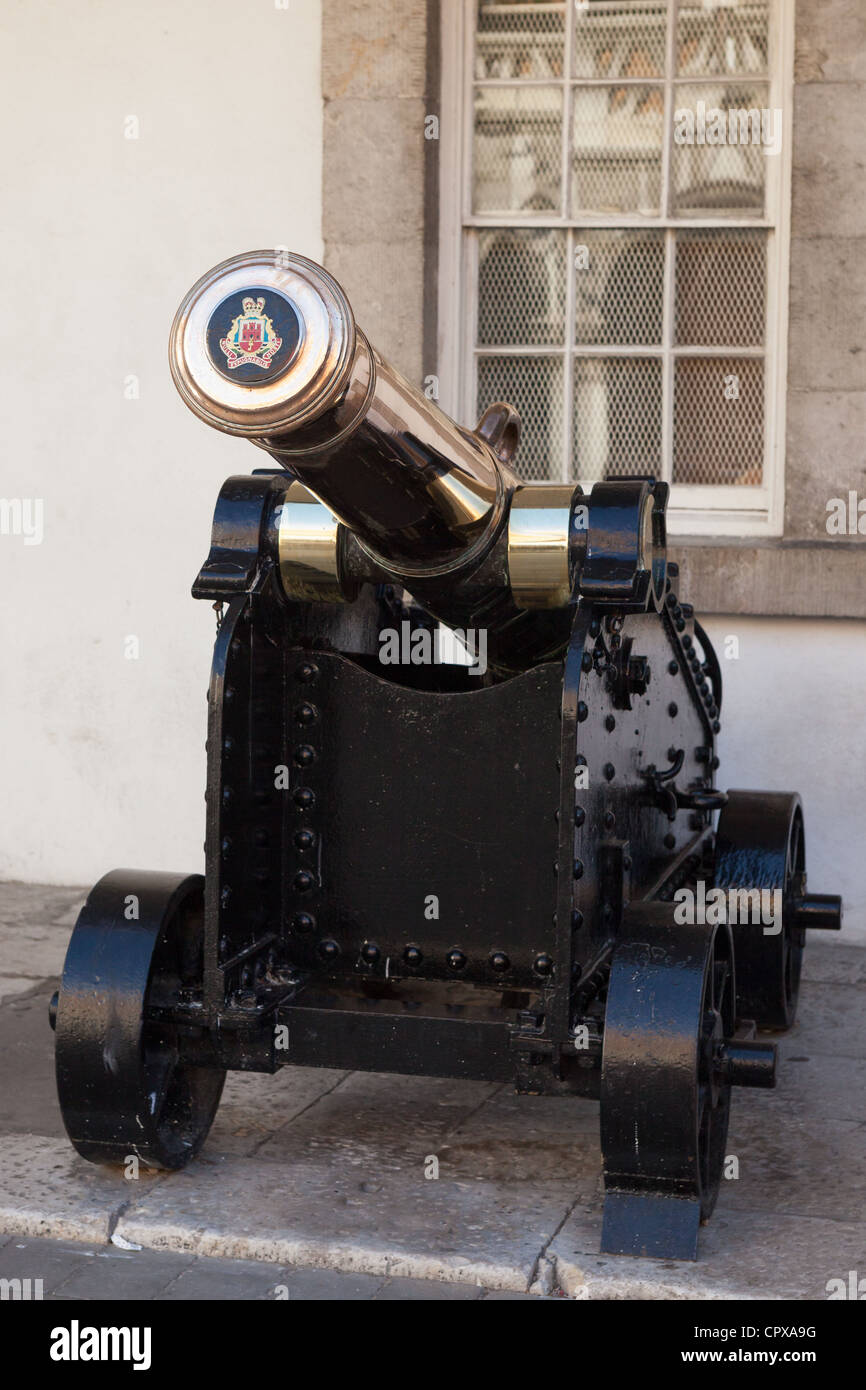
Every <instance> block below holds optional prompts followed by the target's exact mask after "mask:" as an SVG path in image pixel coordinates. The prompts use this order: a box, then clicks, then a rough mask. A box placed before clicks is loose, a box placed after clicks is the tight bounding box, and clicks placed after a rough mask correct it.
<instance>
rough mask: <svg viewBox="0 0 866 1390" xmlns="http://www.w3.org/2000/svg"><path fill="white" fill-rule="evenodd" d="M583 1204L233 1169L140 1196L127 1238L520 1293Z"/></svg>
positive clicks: (190, 1175)
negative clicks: (572, 1212) (573, 1211)
mask: <svg viewBox="0 0 866 1390" xmlns="http://www.w3.org/2000/svg"><path fill="white" fill-rule="evenodd" d="M572 1200H573V1193H572V1189H571V1187H570V1186H569V1185H568V1184H564V1183H558V1184H550V1185H545V1186H536V1185H534V1184H530V1183H514V1184H506V1183H502V1184H496V1183H489V1182H477V1181H467V1182H454V1181H448V1180H445V1179H441V1178H440V1179H439V1180H431V1181H427V1180H425V1179H424V1177H423V1173H422V1172H420V1171H407V1170H403V1171H397V1172H394V1171H392V1170H390V1169H387V1168H383V1169H382V1170H381V1171H380V1172H376V1173H374V1174H372V1175H369V1174H366V1173H365V1172H364V1171H360V1172H359V1171H356V1170H353V1169H352V1168H347V1167H345V1166H343V1165H342V1164H339V1163H337V1164H328V1163H327V1162H322V1163H321V1164H318V1165H313V1164H310V1163H294V1164H292V1165H291V1166H288V1167H283V1166H282V1165H279V1164H276V1163H273V1162H267V1163H262V1162H260V1161H258V1160H251V1159H236V1158H226V1159H224V1160H223V1161H222V1162H214V1163H202V1162H199V1163H197V1164H196V1165H195V1166H194V1168H190V1169H187V1170H185V1171H184V1172H182V1173H178V1174H173V1175H172V1176H171V1178H170V1179H169V1180H168V1181H166V1182H165V1183H163V1184H160V1186H159V1187H154V1188H152V1189H151V1190H150V1191H149V1192H148V1193H147V1194H141V1195H139V1196H138V1197H137V1200H136V1201H135V1202H134V1203H133V1204H131V1205H130V1206H129V1207H128V1208H127V1209H126V1210H125V1211H124V1212H122V1213H121V1215H120V1217H119V1219H118V1223H117V1228H116V1229H117V1231H118V1233H119V1234H121V1235H122V1236H123V1237H124V1238H126V1239H127V1240H131V1241H134V1242H135V1243H136V1244H139V1245H142V1246H147V1247H149V1248H150V1249H162V1250H169V1249H174V1250H178V1249H180V1250H187V1251H192V1252H194V1253H195V1254H200V1255H222V1256H226V1255H228V1256H231V1257H232V1258H237V1257H239V1258H242V1259H259V1260H267V1261H270V1262H272V1263H275V1264H283V1265H294V1266H312V1267H315V1268H319V1269H342V1270H347V1271H353V1272H360V1273H365V1274H382V1275H389V1276H392V1277H397V1276H405V1277H409V1278H416V1279H436V1280H442V1281H444V1282H455V1283H473V1284H474V1283H483V1284H484V1285H486V1286H487V1287H489V1288H513V1289H518V1290H520V1289H526V1288H528V1287H529V1285H530V1283H531V1282H532V1280H533V1277H534V1273H535V1267H536V1263H537V1259H538V1255H539V1252H540V1251H541V1250H543V1248H544V1247H545V1246H546V1245H547V1244H548V1242H549V1241H550V1240H551V1239H552V1237H553V1235H554V1234H555V1232H556V1231H557V1230H558V1229H559V1227H560V1225H561V1224H562V1222H563V1221H564V1219H565V1217H566V1216H567V1214H568V1211H569V1209H570V1205H571V1202H572Z"/></svg>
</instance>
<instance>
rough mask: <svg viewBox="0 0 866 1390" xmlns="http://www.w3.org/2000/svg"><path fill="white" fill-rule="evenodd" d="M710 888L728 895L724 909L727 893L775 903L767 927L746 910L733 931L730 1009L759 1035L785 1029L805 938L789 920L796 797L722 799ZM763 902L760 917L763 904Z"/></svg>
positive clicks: (799, 853)
mask: <svg viewBox="0 0 866 1390" xmlns="http://www.w3.org/2000/svg"><path fill="white" fill-rule="evenodd" d="M714 883H715V886H716V887H717V888H723V889H725V890H727V891H728V893H729V904H730V890H740V891H741V893H742V892H751V893H752V894H753V895H754V893H755V890H757V891H758V892H759V893H760V892H761V891H762V890H763V892H764V893H769V894H774V893H777V894H778V895H779V897H778V899H776V900H775V902H774V900H773V898H772V897H771V898H770V900H769V903H770V905H771V906H772V908H773V910H774V911H775V915H776V920H774V921H773V922H772V923H769V924H767V923H764V922H762V921H760V920H754V917H755V915H756V916H757V917H758V918H759V919H760V917H761V913H760V912H758V913H757V914H754V911H753V910H751V911H750V912H749V914H748V915H750V916H752V917H753V920H751V921H746V922H740V923H735V924H734V925H733V928H732V930H733V936H734V950H735V953H736V961H737V1010H738V1013H739V1015H740V1017H741V1018H747V1019H754V1021H755V1023H756V1024H757V1026H758V1027H759V1028H771V1029H778V1030H780V1031H782V1030H784V1029H787V1028H790V1027H791V1025H792V1024H793V1022H794V1019H795V1017H796V1013H797V997H798V994H799V990H800V970H801V966H802V960H803V946H804V944H805V939H806V933H805V928H804V927H803V926H801V925H800V924H799V923H798V921H797V903H798V901H800V900H802V898H803V895H804V894H805V890H806V840H805V832H804V826H803V807H802V805H801V802H800V798H799V796H797V795H796V794H795V793H793V792H753V791H732V792H730V793H729V794H728V801H727V804H726V805H725V806H724V807H723V809H722V811H721V813H720V815H719V823H718V829H717V831H716V867H715V878H714ZM741 901H744V900H743V899H741ZM763 901H764V908H765V911H766V908H767V905H768V904H767V898H766V897H765V898H764V900H763ZM753 907H754V897H753ZM778 908H780V912H779V911H778V910H776V909H778ZM779 917H781V920H779ZM728 920H729V921H730V912H729V918H728ZM767 925H769V926H770V930H769V931H767V930H765V927H766V926H767Z"/></svg>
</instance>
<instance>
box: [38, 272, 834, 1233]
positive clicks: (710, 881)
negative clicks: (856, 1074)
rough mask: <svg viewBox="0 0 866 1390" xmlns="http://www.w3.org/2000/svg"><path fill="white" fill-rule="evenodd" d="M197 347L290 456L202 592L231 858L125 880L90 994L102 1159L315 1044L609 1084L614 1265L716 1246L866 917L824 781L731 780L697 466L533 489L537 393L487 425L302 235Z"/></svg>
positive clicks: (63, 991)
mask: <svg viewBox="0 0 866 1390" xmlns="http://www.w3.org/2000/svg"><path fill="white" fill-rule="evenodd" d="M170 366H171V372H172V375H173V378H174V381H175V384H176V386H177V388H178V390H179V392H180V394H181V396H182V398H183V400H184V401H185V402H186V404H187V405H188V406H189V407H190V408H191V409H192V411H193V412H194V413H195V414H196V415H197V416H198V417H199V418H200V419H202V420H203V421H205V422H206V423H208V424H209V425H211V426H214V427H215V428H217V429H220V430H223V431H226V432H228V433H229V434H234V435H237V436H239V437H243V438H246V439H249V440H250V441H251V442H252V443H254V444H255V445H257V446H258V447H259V448H260V449H261V450H262V451H263V454H262V464H263V466H262V467H260V468H257V469H255V470H254V471H253V472H252V473H250V474H244V475H238V476H233V477H231V478H229V479H228V481H227V482H226V483H225V485H224V486H223V488H222V491H221V492H220V494H219V499H218V501H217V504H216V510H215V515H214V521H213V531H212V539H211V548H210V553H209V555H208V557H207V559H206V561H205V563H204V565H203V566H202V568H201V571H200V572H199V574H198V577H197V578H196V580H195V583H194V586H193V594H194V596H195V597H196V598H199V599H204V600H208V601H210V602H211V603H213V604H214V606H215V607H216V608H217V611H218V614H219V616H218V630H217V637H216V644H215V650H214V657H213V667H212V673H211V679H210V686H209V692H208V729H207V744H206V747H207V791H206V843H205V873H204V875H203V876H202V875H200V874H197V873H191V874H182V873H181V874H175V873H164V872H145V871H135V870H115V871H113V872H111V873H109V874H107V875H106V876H105V877H104V878H102V879H101V880H100V881H99V882H98V883H97V884H96V886H95V887H94V888H93V890H92V892H91V893H90V895H89V897H88V899H87V902H86V904H85V906H84V907H83V909H82V911H81V914H80V916H79V919H78V922H77V924H76V926H75V928H74V931H73V933H72V938H71V941H70V944H69V949H68V953H67V956H66V962H65V967H64V971H63V977H62V982H61V986H60V989H59V992H58V994H57V995H55V997H54V998H53V999H52V1001H51V1021H52V1024H53V1026H54V1028H55V1033H56V1037H55V1045H56V1046H55V1051H56V1072H57V1085H58V1092H59V1098H60V1104H61V1109H62V1113H63V1119H64V1123H65V1126H66V1129H67V1132H68V1134H69V1137H70V1139H71V1141H72V1143H73V1144H74V1146H75V1148H76V1149H77V1150H78V1152H79V1153H80V1154H81V1155H83V1156H84V1157H85V1158H86V1159H89V1160H92V1161H94V1162H98V1163H109V1164H110V1163H121V1162H124V1161H125V1160H126V1159H127V1158H128V1156H129V1155H131V1154H136V1155H138V1156H139V1158H140V1159H141V1160H142V1161H143V1162H144V1163H146V1164H148V1165H152V1166H154V1167H159V1168H167V1169H177V1168H180V1167H182V1166H183V1165H184V1164H186V1163H187V1162H188V1161H189V1160H190V1159H191V1158H193V1157H194V1156H195V1155H196V1154H197V1152H198V1151H199V1149H200V1148H201V1146H202V1144H203V1142H204V1140H205V1138H206V1136H207V1133H208V1130H209V1127H210V1125H211V1122H212V1120H213V1117H214V1114H215V1111H216V1109H217V1106H218V1103H219V1099H220V1092H221V1089H222V1086H223V1081H224V1078H225V1075H226V1072H227V1071H229V1070H232V1069H236V1070H243V1071H259V1072H274V1071H275V1070H276V1069H277V1067H279V1066H282V1065H286V1064H288V1065H293V1066H309V1067H334V1068H345V1069H353V1068H360V1069H367V1070H372V1071H382V1072H391V1073H410V1074H425V1075H434V1076H440V1077H441V1076H444V1077H454V1078H477V1079H484V1080H487V1081H497V1082H504V1083H510V1084H512V1085H514V1087H515V1088H516V1090H517V1091H518V1092H521V1093H525V1094H528V1095H556V1096H560V1097H563V1098H564V1099H567V1098H569V1097H574V1096H580V1097H590V1098H595V1099H597V1100H598V1101H599V1102H600V1106H599V1111H600V1135H601V1148H602V1155H603V1169H604V1187H605V1198H604V1212H603V1221H602V1232H601V1248H602V1250H603V1251H605V1252H609V1253H619V1254H631V1255H651V1256H661V1257H665V1258H675V1259H694V1258H696V1256H697V1245H698V1233H699V1227H700V1224H701V1223H702V1222H704V1221H706V1220H707V1219H708V1218H709V1216H710V1213H711V1211H712V1209H713V1206H714V1203H715V1201H716V1197H717V1194H718V1190H719V1185H720V1178H721V1175H722V1169H723V1163H724V1158H725V1141H726V1133H727V1127H728V1116H729V1108H730V1100H731V1091H732V1088H733V1087H734V1086H754V1087H769V1086H772V1085H773V1084H774V1081H775V1066H776V1049H775V1044H774V1042H773V1039H772V1037H771V1036H770V1034H771V1033H772V1032H773V1031H777V1032H778V1031H781V1030H784V1029H786V1028H789V1027H790V1026H791V1024H792V1023H793V1021H794V1017H795V1011H796V1007H797V994H798V988H799V978H800V965H801V959H802V953H803V946H804V941H805V934H806V931H807V930H808V929H809V928H816V929H830V930H833V929H837V928H838V927H839V926H840V925H841V902H840V899H839V898H837V897H832V896H828V895H818V894H814V893H812V892H810V891H809V890H807V886H806V857H805V834H804V820H803V809H802V806H801V803H800V799H799V797H798V796H797V795H795V794H793V793H791V794H788V793H780V792H755V791H738V790H735V791H729V792H724V791H721V790H719V789H718V788H717V787H716V785H715V783H716V781H717V780H718V779H717V776H716V774H717V770H718V766H719V759H718V756H717V753H716V740H717V735H718V733H719V730H720V716H721V707H722V678H721V671H720V666H719V662H718V660H717V658H716V655H715V652H714V650H713V647H712V644H711V642H710V640H709V638H708V637H707V634H706V632H705V631H704V629H703V628H702V627H701V625H700V623H699V622H698V620H697V619H696V618H695V615H694V611H693V609H692V607H691V606H690V605H689V604H688V603H686V602H683V601H681V599H680V596H679V592H678V583H679V576H678V571H677V567H676V565H675V564H673V563H671V562H668V560H667V548H666V536H665V509H666V504H667V497H668V488H667V485H666V484H665V483H664V482H662V481H659V480H658V479H656V478H655V477H653V476H651V475H649V474H644V473H641V472H640V470H639V460H638V461H636V463H637V465H638V466H637V467H636V470H635V474H634V476H630V477H617V478H611V479H606V480H604V481H600V482H597V483H595V484H594V485H593V486H592V488H591V490H590V491H589V492H588V493H584V491H583V490H582V489H581V487H580V486H572V485H560V484H525V483H522V482H521V481H520V480H519V478H518V476H517V474H516V473H515V471H514V466H513V465H514V457H515V452H516V450H517V446H518V441H519V420H518V417H517V415H516V413H515V411H514V410H513V409H512V408H511V407H510V406H509V405H507V404H505V403H496V404H494V405H492V406H490V408H489V409H488V410H487V411H486V412H485V414H484V415H483V416H482V418H481V420H480V422H479V423H478V425H477V427H476V428H475V429H474V430H469V429H464V428H461V427H459V426H458V425H456V424H455V423H453V421H451V420H450V419H449V418H448V417H447V416H446V415H445V414H443V412H442V411H440V410H439V408H438V407H437V406H436V405H435V403H434V402H432V401H431V400H428V399H427V398H426V397H425V395H423V394H422V393H420V392H419V391H417V390H416V389H415V388H414V387H413V386H411V385H410V384H409V383H407V382H406V381H405V380H404V379H403V378H402V377H401V376H400V375H399V374H398V373H397V372H396V371H395V370H394V369H393V368H392V367H391V366H389V364H388V363H387V362H386V361H384V360H383V359H382V357H381V356H380V355H379V354H378V353H377V352H376V351H375V349H374V348H373V347H372V346H371V345H370V343H369V342H368V340H367V338H366V336H365V335H364V333H363V332H362V330H361V329H360V328H359V327H358V326H357V324H356V323H355V320H354V316H353V313H352V309H351V307H350V304H349V302H348V300H347V298H346V296H345V294H344V293H343V291H342V289H341V288H340V286H339V285H338V284H337V283H336V281H335V280H334V279H333V278H332V277H331V276H330V275H329V274H328V273H327V272H326V271H325V270H323V269H322V268H321V267H319V266H317V265H316V264H314V263H313V262H311V261H309V260H307V259H306V258H304V257H302V256H296V255H286V254H274V253H268V252H257V253H251V254H248V255H244V256H239V257H237V258H235V259H232V260H229V261H226V262H224V263H223V264H221V265H219V266H217V267H216V268H215V269H214V270H212V271H210V272H209V273H208V274H207V275H205V276H204V277H203V278H202V279H201V280H200V281H199V282H198V283H197V284H196V285H195V286H194V288H193V289H192V290H191V291H190V293H189V294H188V295H187V296H186V298H185V299H184V301H183V303H182V304H181V306H180V309H179V310H178V313H177V316H176V319H175V322H174V325H173V328H172V332H171V339H170ZM449 631H450V632H452V633H455V632H456V633H458V634H459V635H460V636H461V638H462V641H463V645H464V647H465V649H466V650H465V654H464V656H463V657H460V655H459V653H458V655H457V656H455V654H454V649H453V644H452V649H451V650H450V652H449V650H448V645H447V641H446V640H445V639H444V638H443V633H448V632H449Z"/></svg>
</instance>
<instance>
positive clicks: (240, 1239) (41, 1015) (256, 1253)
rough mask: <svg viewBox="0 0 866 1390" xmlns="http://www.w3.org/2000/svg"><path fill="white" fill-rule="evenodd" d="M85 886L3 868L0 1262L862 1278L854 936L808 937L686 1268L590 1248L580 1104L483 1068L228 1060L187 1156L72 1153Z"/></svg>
mask: <svg viewBox="0 0 866 1390" xmlns="http://www.w3.org/2000/svg"><path fill="white" fill-rule="evenodd" d="M81 898H82V893H81V891H80V890H76V889H60V888H41V887H34V886H25V885H15V884H0V1056H2V1057H3V1077H2V1081H0V1231H3V1232H5V1233H6V1234H7V1235H8V1237H9V1239H7V1240H6V1242H5V1245H3V1247H2V1249H0V1278H4V1277H6V1278H12V1277H32V1278H37V1277H43V1278H45V1279H46V1283H45V1289H46V1295H47V1296H48V1293H49V1291H48V1283H49V1282H51V1290H50V1296H52V1297H67V1298H72V1297H79V1296H81V1297H86V1296H91V1297H111V1296H114V1297H130V1298H186V1297H190V1298H209V1297H216V1298H221V1297H222V1298H237V1297H248V1298H269V1297H271V1298H272V1297H276V1296H278V1295H277V1294H275V1293H274V1289H276V1288H277V1287H278V1286H281V1287H282V1286H284V1287H285V1289H286V1290H287V1294H286V1293H281V1294H280V1295H279V1296H282V1297H285V1296H288V1297H300V1298H316V1297H321V1298H346V1297H350V1298H376V1299H382V1298H387V1299H402V1298H407V1299H408V1298H418V1297H459V1298H482V1297H484V1298H489V1297H494V1296H496V1297H504V1296H511V1297H514V1296H517V1297H519V1296H521V1295H524V1296H529V1293H528V1291H531V1295H532V1296H534V1297H538V1296H541V1297H544V1296H545V1295H547V1296H550V1295H553V1296H559V1297H560V1298H561V1297H563V1296H565V1297H569V1298H577V1299H595V1298H604V1299H610V1298H615V1299H622V1298H650V1299H660V1298H661V1299H670V1298H674V1299H677V1298H699V1299H728V1298H739V1297H744V1298H768V1297H769V1298H778V1299H808V1298H816V1299H823V1298H826V1284H827V1281H828V1280H829V1279H834V1278H842V1279H847V1277H848V1273H849V1271H851V1270H858V1271H859V1272H860V1274H861V1275H863V1274H866V949H863V948H862V947H852V946H847V945H845V944H844V937H843V938H841V939H838V938H837V939H835V940H833V941H829V942H828V941H827V940H826V939H825V940H821V939H819V940H818V941H817V942H816V943H813V944H812V945H810V948H809V950H808V952H807V957H806V960H807V967H806V972H805V974H806V981H805V984H804V987H803V994H802V1001H801V1014H800V1020H799V1022H798V1024H797V1026H796V1028H795V1029H794V1030H793V1031H792V1032H791V1034H789V1035H788V1037H787V1038H785V1039H782V1040H781V1044H780V1054H781V1057H780V1062H781V1065H780V1079H779V1087H778V1088H777V1090H776V1091H774V1092H749V1091H746V1092H736V1093H735V1095H734V1104H733V1118H732V1124H731V1131H730V1137H729V1141H728V1153H729V1154H732V1155H736V1156H737V1158H738V1160H739V1177H738V1179H737V1180H736V1181H729V1182H726V1183H724V1184H723V1189H722V1193H721V1196H720V1199H719V1205H718V1208H717V1210H716V1213H715V1215H714V1217H713V1220H712V1222H711V1223H710V1225H709V1226H708V1227H707V1228H706V1229H705V1230H704V1231H703V1232H702V1237H701V1250H700V1259H699V1260H698V1262H697V1263H696V1264H679V1263H674V1262H669V1261H658V1260H632V1259H611V1258H610V1257H603V1256H600V1255H599V1254H598V1253H597V1252H598V1242H599V1232H600V1213H601V1192H602V1188H601V1173H600V1154H599V1146H598V1107H597V1105H596V1104H595V1103H594V1102H589V1101H579V1100H570V1101H566V1100H559V1099H555V1098H538V1097H530V1096H515V1095H513V1094H511V1093H510V1092H509V1091H508V1089H507V1088H504V1087H501V1086H497V1085H486V1084H484V1083H479V1082H465V1081H464V1082H460V1081H451V1080H440V1079H435V1078H434V1079H431V1078H415V1077H398V1076H371V1075H368V1074H364V1073H359V1072H355V1073H346V1072H332V1071H313V1070H297V1069H294V1068H285V1069H283V1070H282V1071H281V1072H279V1073H277V1075H276V1076H273V1077H269V1076H256V1075H240V1074H234V1075H232V1076H230V1077H229V1078H228V1081H227V1083H226V1088H225V1092H224V1096H223V1100H222V1104H221V1106H220V1110H219V1112H218V1115H217V1120H216V1123H215V1125H214V1128H213V1130H212V1132H211V1136H210V1139H209V1140H208V1143H207V1144H206V1146H205V1149H204V1151H203V1153H202V1155H201V1156H200V1158H199V1159H198V1160H197V1161H196V1162H195V1163H194V1164H193V1165H192V1166H191V1167H190V1168H189V1169H187V1170H186V1171H184V1172H182V1173H178V1174H172V1175H165V1174H144V1175H143V1176H142V1177H140V1178H139V1179H138V1180H137V1181H134V1182H132V1181H127V1180H126V1179H124V1177H123V1175H122V1174H121V1173H120V1172H119V1171H118V1170H106V1169H100V1168H97V1167H94V1166H93V1165H91V1164H88V1163H85V1162H84V1161H83V1160H81V1159H79V1158H78V1156H77V1155H76V1154H75V1152H74V1151H73V1149H72V1148H71V1146H70V1145H69V1143H68V1141H67V1140H66V1138H65V1136H64V1132H63V1126H62V1122H61V1119H60V1114H59V1111H58V1107H57V1101H56V1096H55V1091H54V1077H53V1058H52V1038H53V1035H52V1034H51V1032H50V1030H49V1028H48V1025H47V1005H48V999H49V997H50V995H51V993H52V990H53V989H54V988H56V983H57V977H58V975H59V973H60V969H61V966H62V960H63V954H64V951H65V948H66V944H67V940H68V937H69V933H70V931H71V928H72V924H73V922H74V920H75V916H76V912H77V908H78V905H79V904H80V901H81ZM431 1156H435V1157H436V1158H437V1159H438V1163H439V1178H438V1180H428V1179H427V1178H425V1167H428V1166H429V1165H428V1162H427V1161H428V1160H429V1158H430V1157H431ZM46 1237H47V1238H49V1239H48V1240H45V1239H44V1238H46ZM137 1247H140V1248H137ZM36 1265H39V1268H36ZM43 1268H44V1270H45V1271H46V1274H43V1272H42V1271H43ZM13 1271H16V1272H17V1273H13ZM207 1289H210V1290H213V1291H214V1292H206V1291H205V1292H203V1290H207ZM88 1290H90V1291H91V1292H90V1293H89V1294H88ZM99 1290H102V1292H99ZM148 1290H149V1292H148ZM220 1290H223V1291H222V1292H221V1291H220Z"/></svg>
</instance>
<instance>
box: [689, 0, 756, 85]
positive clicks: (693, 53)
mask: <svg viewBox="0 0 866 1390" xmlns="http://www.w3.org/2000/svg"><path fill="white" fill-rule="evenodd" d="M767 11H768V5H767V0H715V3H714V0H691V3H689V0H680V6H679V10H678V13H677V41H676V49H677V74H678V76H680V77H713V76H716V75H717V74H722V75H724V74H727V73H740V74H742V73H763V72H766V70H767V17H768V15H767Z"/></svg>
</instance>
